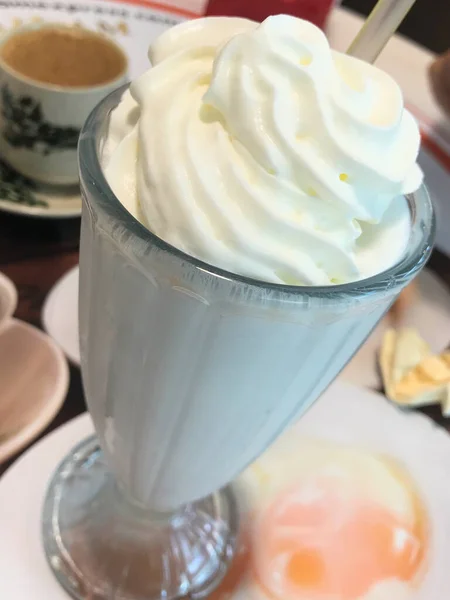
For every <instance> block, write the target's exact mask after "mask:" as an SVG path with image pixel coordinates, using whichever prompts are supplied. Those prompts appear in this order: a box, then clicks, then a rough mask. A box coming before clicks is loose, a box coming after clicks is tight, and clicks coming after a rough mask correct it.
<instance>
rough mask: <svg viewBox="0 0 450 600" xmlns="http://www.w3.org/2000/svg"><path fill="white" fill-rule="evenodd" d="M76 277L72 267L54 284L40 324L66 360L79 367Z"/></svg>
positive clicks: (74, 268) (45, 303)
mask: <svg viewBox="0 0 450 600" xmlns="http://www.w3.org/2000/svg"><path fill="white" fill-rule="evenodd" d="M78 275H79V269H78V267H73V268H72V269H70V271H67V273H66V274H65V275H63V276H62V277H61V279H59V281H57V282H56V283H55V285H54V286H53V288H52V289H51V290H50V292H49V294H48V296H47V298H46V299H45V302H44V307H43V309H42V324H43V326H44V329H45V330H46V331H47V333H48V334H49V335H50V336H51V337H52V338H53V339H54V340H55V341H56V342H57V343H58V344H59V346H60V347H61V348H62V350H63V351H64V353H65V355H66V356H67V358H68V359H69V360H70V361H71V362H72V363H73V364H75V365H78V366H79V364H80V348H79V345H78Z"/></svg>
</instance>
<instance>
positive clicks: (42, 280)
mask: <svg viewBox="0 0 450 600" xmlns="http://www.w3.org/2000/svg"><path fill="white" fill-rule="evenodd" d="M343 4H344V6H349V7H351V8H353V9H355V10H360V12H367V11H369V10H370V8H371V7H372V6H373V4H374V2H373V1H371V0H368V1H366V0H347V1H345V2H344V3H343ZM402 32H403V33H404V34H406V35H408V36H409V37H411V38H412V39H414V40H415V41H418V42H419V43H421V44H422V45H425V46H427V47H428V48H430V49H431V50H434V51H435V52H441V51H444V50H446V49H447V47H448V45H449V41H450V11H449V10H448V5H447V2H442V3H438V2H437V0H435V1H434V2H433V3H432V9H431V10H430V2H429V0H417V3H416V5H415V6H414V8H413V10H412V12H411V14H410V15H409V16H408V18H407V20H406V21H405V23H404V25H403V26H402ZM79 233H80V220H79V219H68V220H50V219H49V220H41V219H32V218H27V217H19V216H14V215H9V214H6V213H0V271H3V272H4V273H5V274H6V275H7V276H8V277H10V278H11V279H12V280H13V281H14V283H15V284H16V286H17V287H18V290H19V304H18V308H17V311H16V316H17V317H18V318H19V319H23V320H24V321H28V322H29V323H32V324H33V325H37V326H38V327H42V323H41V310H42V305H43V302H44V300H45V297H46V296H47V294H48V292H49V291H50V289H51V287H52V286H53V285H54V284H55V283H56V281H57V280H58V279H59V278H60V277H61V276H62V275H63V274H64V273H65V272H66V271H67V270H68V269H70V268H71V267H73V266H74V265H76V264H77V262H78V245H79ZM429 268H431V269H432V270H433V271H434V272H435V273H437V274H438V275H439V276H440V277H441V278H442V279H443V280H444V281H445V282H446V284H447V285H448V286H449V288H450V259H449V258H447V257H446V256H444V255H443V254H441V253H439V252H435V253H434V254H433V256H432V258H431V261H430V263H429ZM449 338H450V333H449ZM449 342H450V339H449ZM84 410H86V406H85V402H84V397H83V390H82V385H81V376H80V371H79V369H78V368H76V367H73V366H71V368H70V387H69V392H68V395H67V398H66V401H65V403H64V406H63V408H62V409H61V411H60V412H59V414H58V415H57V416H56V418H55V419H54V421H53V422H52V423H51V424H50V425H49V427H48V428H47V429H46V430H45V432H44V433H43V434H42V435H45V434H46V433H48V432H49V431H51V430H52V429H55V428H56V427H58V426H59V425H61V424H62V423H64V422H65V421H68V420H69V419H72V418H73V417H75V416H76V415H78V414H80V413H81V412H83V411H84ZM426 414H428V415H429V416H430V417H432V418H433V419H434V420H435V421H437V422H439V423H441V424H442V425H444V426H445V427H446V428H447V429H448V431H450V421H448V422H446V421H444V420H443V419H442V417H441V414H440V409H439V408H438V407H433V408H430V409H427V410H426ZM11 462H12V461H10V463H11ZM10 463H6V464H3V465H0V473H1V472H2V471H4V470H5V469H6V468H7V467H8V466H9V464H10Z"/></svg>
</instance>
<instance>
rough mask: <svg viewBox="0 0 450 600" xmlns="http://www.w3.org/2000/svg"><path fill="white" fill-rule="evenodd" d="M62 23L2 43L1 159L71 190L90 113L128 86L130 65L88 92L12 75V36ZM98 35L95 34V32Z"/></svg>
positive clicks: (29, 27)
mask: <svg viewBox="0 0 450 600" xmlns="http://www.w3.org/2000/svg"><path fill="white" fill-rule="evenodd" d="M43 27H57V28H58V29H59V28H61V27H67V25H63V24H59V23H43V24H39V23H37V24H32V25H26V26H23V27H19V28H16V29H14V30H13V31H11V32H8V33H7V34H6V35H3V36H2V38H1V39H0V155H1V157H2V158H3V159H4V160H5V161H6V162H8V163H9V164H10V165H11V166H12V167H13V168H14V169H15V170H16V171H18V172H19V173H21V174H22V175H25V176H27V177H29V178H31V179H34V180H36V181H38V182H41V183H50V184H57V185H71V184H75V183H77V182H78V164H77V143H78V136H79V132H80V130H81V127H82V126H83V124H84V121H85V120H86V118H87V117H88V115H89V113H90V112H91V110H92V109H93V108H94V107H95V106H96V105H97V104H98V103H99V102H100V100H102V99H103V98H104V97H105V96H107V95H108V94H109V93H110V92H111V91H113V90H114V89H116V88H118V87H119V86H121V85H122V84H123V83H125V81H126V79H127V66H128V60H127V58H126V56H125V53H124V52H123V50H122V49H121V48H120V47H119V46H118V45H117V44H115V42H114V41H112V40H111V39H110V38H106V36H103V35H102V34H98V33H95V35H97V36H98V37H102V38H104V39H106V40H107V41H108V42H110V43H113V44H114V45H115V46H116V47H117V48H118V49H119V50H120V52H121V53H122V55H123V57H124V65H125V67H124V69H123V70H122V71H121V72H120V73H119V75H118V76H117V77H115V78H114V79H112V80H111V81H108V82H106V83H102V84H100V85H93V86H89V87H65V86H58V85H53V84H46V83H42V82H39V81H35V80H33V79H30V78H29V77H27V76H24V75H22V74H21V73H18V72H17V71H15V70H14V69H12V68H11V67H10V66H9V65H8V64H6V63H5V60H4V59H3V57H2V47H3V45H4V44H5V42H6V41H7V40H8V39H10V38H11V37H13V36H16V35H18V34H20V33H23V32H24V31H27V30H36V29H40V28H43ZM92 33H94V32H92Z"/></svg>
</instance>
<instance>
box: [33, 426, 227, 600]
mask: <svg viewBox="0 0 450 600" xmlns="http://www.w3.org/2000/svg"><path fill="white" fill-rule="evenodd" d="M237 532H238V507H237V502H236V500H235V497H234V495H233V493H232V491H231V489H230V488H226V489H224V490H222V491H221V492H218V493H217V494H214V495H212V496H210V497H208V498H205V499H203V500H200V501H198V502H196V503H193V504H189V505H187V506H184V507H183V508H182V509H180V510H179V511H178V512H176V513H171V514H167V515H161V514H157V515H155V514H153V513H149V512H148V511H146V510H144V509H142V508H140V507H138V506H135V505H133V504H131V503H130V502H129V500H128V499H126V498H125V496H124V495H123V493H122V492H121V490H120V489H119V488H118V486H117V484H116V482H115V480H114V477H113V476H112V474H111V473H110V471H109V470H108V468H107V466H106V464H105V461H104V459H103V454H102V451H101V449H100V447H99V444H98V441H97V439H96V438H95V437H92V438H89V439H88V440H86V441H84V442H82V443H81V444H79V445H78V446H77V447H76V448H74V450H73V451H72V452H71V454H70V455H69V456H68V457H67V458H66V459H65V460H64V461H63V462H62V463H61V465H60V466H59V467H58V469H57V471H56V473H55V475H54V477H53V480H52V481H51V483H50V486H49V489H48V492H47V496H46V499H45V503H44V512H43V542H44V549H45V553H46V555H47V559H48V562H49V565H50V567H51V569H52V571H53V573H54V574H55V576H56V578H57V579H58V580H59V582H60V583H61V585H62V586H63V587H64V588H65V589H66V591H67V592H68V593H69V594H70V595H71V596H72V597H73V598H76V599H77V600H81V599H83V600H86V599H87V598H89V600H111V599H112V598H114V599H115V600H159V599H164V600H170V599H171V598H179V597H181V596H185V595H190V596H193V597H203V596H206V595H208V594H209V593H210V592H211V591H212V590H213V589H214V588H215V587H216V586H217V585H218V584H219V583H220V581H221V580H222V578H223V576H224V575H225V573H226V570H227V567H228V565H229V563H230V561H231V559H232V557H233V554H234V550H235V547H236V543H237Z"/></svg>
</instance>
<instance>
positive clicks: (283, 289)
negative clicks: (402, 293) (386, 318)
mask: <svg viewBox="0 0 450 600" xmlns="http://www.w3.org/2000/svg"><path fill="white" fill-rule="evenodd" d="M128 87H129V84H125V85H124V86H121V87H120V88H118V89H116V90H114V91H113V92H111V93H110V94H109V95H108V96H106V97H105V98H104V99H103V100H102V101H101V102H100V103H99V104H98V105H97V106H96V107H95V108H94V110H93V111H92V112H91V114H90V115H89V117H88V118H87V120H86V121H85V124H84V126H83V128H82V130H81V133H80V138H79V142H78V160H79V169H80V178H81V181H82V183H84V181H85V180H86V178H87V179H88V180H89V181H90V182H91V184H92V185H93V186H94V188H95V190H96V193H97V194H99V193H100V195H101V197H102V198H103V199H105V200H106V202H102V207H101V208H102V210H104V211H105V212H107V213H108V214H109V216H110V217H113V216H120V218H121V219H122V221H123V223H124V225H125V226H126V227H127V229H128V230H129V231H130V232H131V233H132V234H133V235H135V236H136V237H137V238H139V239H140V240H141V241H142V242H144V243H147V244H151V245H154V246H156V247H157V248H158V249H160V250H162V251H163V252H166V253H168V254H169V255H171V256H172V257H174V258H176V259H178V260H180V261H183V262H186V263H188V264H190V265H191V266H192V267H194V268H195V269H196V270H198V271H200V272H202V273H206V274H209V275H212V276H214V277H216V278H219V279H220V280H222V281H228V283H230V284H242V285H245V286H250V287H253V288H256V289H258V290H266V291H268V292H279V293H282V294H289V295H299V296H301V295H303V296H304V295H308V296H324V295H327V296H328V295H330V294H331V293H333V294H339V293H340V294H343V293H344V294H352V295H358V294H362V293H365V292H367V291H368V290H371V291H377V290H379V291H382V290H383V289H386V288H392V287H394V286H395V285H401V284H402V283H404V282H407V281H408V280H410V279H412V277H413V276H414V274H415V273H416V272H417V271H419V270H420V269H421V268H422V267H423V266H424V264H425V263H426V262H427V260H428V258H429V257H430V255H431V251H432V245H433V240H434V233H435V214H434V211H433V206H432V203H431V200H430V197H429V195H428V192H427V190H426V187H425V186H424V185H422V186H421V187H420V188H419V190H417V191H416V192H414V193H413V194H408V195H406V196H405V197H406V198H407V200H408V203H409V205H410V209H411V213H412V219H413V227H412V229H411V236H413V235H414V233H416V234H419V239H418V240H417V243H416V246H417V247H416V248H415V249H414V251H413V252H410V253H408V252H407V251H406V252H405V255H404V257H403V258H402V259H401V260H400V261H399V262H397V263H395V264H394V265H393V266H392V267H389V269H386V270H385V271H382V272H381V273H377V274H376V275H372V276H370V277H367V278H365V279H359V280H356V281H351V282H348V283H341V284H335V285H334V284H333V285H320V286H316V285H290V284H282V283H272V282H267V281H264V280H260V279H255V278H251V277H247V276H245V275H239V274H237V273H233V272H231V271H227V270H225V269H222V268H220V267H217V266H215V265H212V264H210V263H207V262H205V261H202V260H200V259H198V258H195V257H193V256H191V255H190V254H186V253H185V252H183V251H182V250H179V249H178V248H176V247H175V246H172V245H171V244H170V243H168V242H166V241H164V240H163V239H162V238H160V237H158V236H157V235H156V234H154V233H153V232H152V231H150V230H149V229H148V228H147V227H146V226H145V225H143V224H142V223H141V222H140V221H138V219H136V218H135V217H134V216H133V215H132V214H131V213H130V212H129V211H128V210H127V209H126V208H125V207H124V206H123V204H122V202H121V201H120V200H119V199H118V198H117V196H116V195H115V194H114V192H113V191H112V189H111V188H110V186H109V184H108V182H107V180H106V178H105V176H104V174H103V170H102V167H101V164H100V160H99V152H98V142H99V135H100V133H102V126H103V124H104V122H105V119H107V117H108V116H109V114H110V112H111V111H112V110H113V109H114V108H115V107H116V106H117V104H118V101H120V99H121V97H122V94H123V93H124V91H125V90H126V89H127V88H128ZM411 198H412V199H415V198H418V199H419V200H420V201H419V202H413V203H411ZM416 221H418V222H422V221H424V222H425V223H426V224H427V223H428V224H429V227H428V228H427V227H421V230H420V231H418V232H417V231H416V232H415V227H417V224H416ZM411 236H410V238H411Z"/></svg>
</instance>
